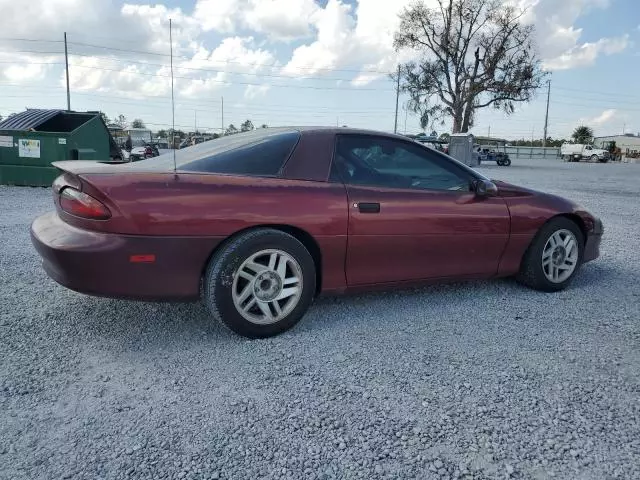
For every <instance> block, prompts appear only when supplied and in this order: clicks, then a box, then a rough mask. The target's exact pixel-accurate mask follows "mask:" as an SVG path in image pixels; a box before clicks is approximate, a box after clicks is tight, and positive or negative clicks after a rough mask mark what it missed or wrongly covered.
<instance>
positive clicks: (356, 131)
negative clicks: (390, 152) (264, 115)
mask: <svg viewBox="0 0 640 480" xmlns="http://www.w3.org/2000/svg"><path fill="white" fill-rule="evenodd" d="M276 128H278V129H280V128H282V129H284V130H298V131H299V132H300V133H303V134H305V135H313V134H314V133H333V134H336V135H345V134H347V135H378V136H383V137H389V138H395V139H397V140H404V141H409V142H411V141H414V140H413V139H412V138H409V137H406V136H404V135H399V134H395V133H389V132H383V131H381V130H372V129H366V128H350V127H327V126H325V127H323V126H291V127H276ZM270 130H271V128H270Z"/></svg>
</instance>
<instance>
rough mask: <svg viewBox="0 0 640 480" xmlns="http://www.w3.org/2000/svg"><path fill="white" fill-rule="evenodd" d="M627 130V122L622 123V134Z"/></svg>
mask: <svg viewBox="0 0 640 480" xmlns="http://www.w3.org/2000/svg"><path fill="white" fill-rule="evenodd" d="M626 131H627V124H626V122H625V123H623V124H622V135H624V132H626Z"/></svg>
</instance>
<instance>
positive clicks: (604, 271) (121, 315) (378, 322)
mask: <svg viewBox="0 0 640 480" xmlns="http://www.w3.org/2000/svg"><path fill="white" fill-rule="evenodd" d="M617 281H620V275H619V272H618V270H617V269H615V268H613V267H610V266H607V265H604V264H598V263H594V264H589V265H586V266H585V267H583V268H582V270H581V271H580V273H579V275H578V276H577V277H576V278H575V280H574V282H573V283H572V285H571V286H570V288H568V289H567V290H565V291H563V292H559V293H558V294H552V296H551V297H549V299H547V301H554V300H553V299H554V298H555V296H557V298H556V300H555V301H557V300H558V299H562V300H563V301H564V300H568V299H571V297H572V296H573V295H574V292H575V291H577V290H592V291H593V292H594V295H595V294H596V292H599V291H600V288H601V287H602V286H606V287H607V288H611V287H612V286H613V285H614V284H615V283H616V282H617ZM545 295H546V294H544V293H540V292H535V291H532V290H529V289H527V288H525V287H523V286H521V285H519V284H518V283H516V282H515V281H514V280H512V279H501V280H491V281H477V282H464V283H449V284H439V285H432V286H426V287H421V288H413V289H397V290H389V291H381V292H376V293H367V294H358V295H345V296H335V297H320V298H318V299H316V301H315V302H314V304H313V305H312V307H311V308H310V310H309V312H308V313H307V315H305V317H304V318H303V320H302V321H301V323H300V324H299V325H297V326H296V327H295V328H294V329H292V330H290V331H289V332H287V333H285V334H284V335H283V336H281V337H280V338H283V337H284V338H287V337H290V336H293V337H296V336H302V337H304V336H312V337H313V336H316V335H331V336H334V335H341V334H351V333H357V332H358V331H360V330H361V329H362V328H363V324H364V325H366V328H367V330H371V329H373V330H380V329H389V328H390V324H391V323H392V324H393V325H396V326H397V327H398V328H399V329H403V330H406V329H411V328H416V327H420V328H423V327H424V323H420V322H424V319H425V318H434V317H438V319H439V321H445V322H446V321H447V318H457V317H460V318H465V317H466V316H468V315H474V316H475V315H476V314H475V313H474V312H477V311H481V310H482V308H494V309H495V308H497V309H501V308H503V309H505V312H504V313H505V315H508V314H509V312H507V310H509V309H510V308H512V306H513V305H514V304H516V305H517V304H520V303H522V304H523V305H525V304H526V303H527V302H531V300H532V297H535V296H539V297H540V299H543V298H545V297H544V296H545ZM583 295H584V294H583ZM66 296H67V298H66V299H65V301H66V302H67V306H66V308H65V319H67V320H68V321H69V322H71V323H73V325H72V328H73V329H74V330H76V331H78V332H79V333H84V337H85V338H86V340H87V341H96V342H97V343H99V344H104V343H105V342H106V343H107V344H111V346H112V347H117V348H122V349H124V350H131V349H133V350H136V349H148V348H151V349H157V348H160V349H162V348H167V347H171V348H180V346H182V347H185V346H186V345H193V344H194V342H195V343H202V344H210V342H211V340H212V339H215V342H216V344H218V345H219V346H221V347H222V346H224V345H225V344H237V342H242V341H247V340H246V339H243V338H242V337H240V336H238V335H236V334H234V333H233V332H231V331H230V330H228V329H227V328H226V327H224V326H223V325H222V324H221V323H220V322H218V321H216V320H215V319H213V318H212V317H211V315H210V314H209V312H208V310H207V308H206V306H205V305H204V304H203V303H202V302H195V303H146V302H132V301H121V300H111V299H104V298H95V297H88V296H84V295H80V294H75V293H69V294H67V295H66ZM478 309H480V310H478ZM498 313H500V312H498ZM421 318H422V320H421ZM480 318H481V317H480Z"/></svg>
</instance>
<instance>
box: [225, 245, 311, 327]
mask: <svg viewBox="0 0 640 480" xmlns="http://www.w3.org/2000/svg"><path fill="white" fill-rule="evenodd" d="M301 295H302V268H300V264H299V263H298V262H297V261H296V259H295V258H293V257H292V256H291V255H289V254H288V253H287V252H284V251H282V250H277V249H268V250H261V251H259V252H257V253H254V254H253V255H251V256H250V257H249V258H247V259H246V260H245V261H244V262H243V263H242V265H240V268H238V269H237V270H236V272H235V273H234V275H233V288H232V297H233V303H234V305H235V307H236V309H237V311H238V313H240V315H242V316H243V317H244V318H245V319H246V320H248V321H250V322H252V323H255V324H258V325H269V324H272V323H276V322H278V321H280V320H282V319H283V318H285V317H286V316H287V315H289V313H291V311H292V310H293V309H294V308H295V307H296V305H297V304H298V302H299V301H300V296H301Z"/></svg>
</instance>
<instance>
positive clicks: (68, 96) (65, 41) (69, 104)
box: [64, 32, 71, 111]
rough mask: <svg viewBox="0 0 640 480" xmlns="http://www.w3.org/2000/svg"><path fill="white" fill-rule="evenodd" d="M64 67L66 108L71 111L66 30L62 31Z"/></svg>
mask: <svg viewBox="0 0 640 480" xmlns="http://www.w3.org/2000/svg"><path fill="white" fill-rule="evenodd" d="M64 67H65V71H66V73H67V110H68V111H71V94H70V93H69V53H68V51H67V32H64Z"/></svg>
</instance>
